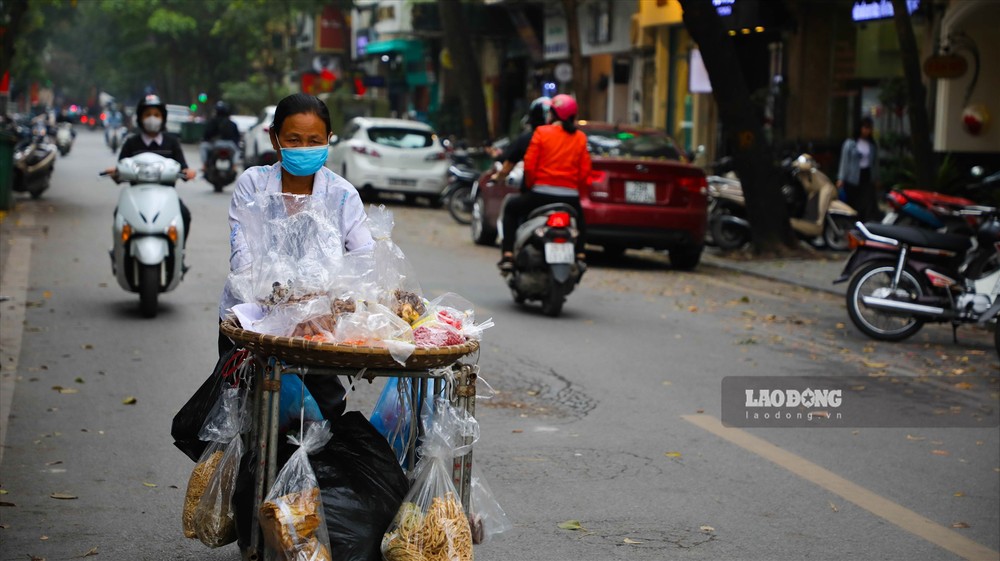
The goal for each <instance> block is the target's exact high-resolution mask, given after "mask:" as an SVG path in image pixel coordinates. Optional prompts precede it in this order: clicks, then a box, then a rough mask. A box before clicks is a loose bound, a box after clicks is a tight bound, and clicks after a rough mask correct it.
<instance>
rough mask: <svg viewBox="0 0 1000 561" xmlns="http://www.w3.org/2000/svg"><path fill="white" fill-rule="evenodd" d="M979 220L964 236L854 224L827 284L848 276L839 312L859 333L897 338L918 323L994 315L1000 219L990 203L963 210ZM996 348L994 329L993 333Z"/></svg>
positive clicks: (998, 339) (999, 305) (999, 280)
mask: <svg viewBox="0 0 1000 561" xmlns="http://www.w3.org/2000/svg"><path fill="white" fill-rule="evenodd" d="M963 212H964V213H968V214H969V215H976V216H977V217H978V218H979V219H980V227H979V229H978V230H977V232H976V241H977V242H978V244H977V246H976V248H975V249H972V240H971V239H970V238H969V237H968V236H963V235H959V234H948V233H938V232H934V231H931V230H928V229H925V228H916V227H912V226H892V225H882V224H877V223H868V224H862V223H861V222H858V223H857V224H856V225H855V226H856V228H857V230H856V231H855V232H852V246H853V247H854V248H855V249H854V253H852V254H851V257H850V259H848V261H847V264H846V265H845V267H844V271H843V273H841V275H840V277H839V278H838V279H836V280H835V281H834V283H839V282H844V281H847V280H848V279H849V280H850V284H849V285H848V288H847V312H848V315H849V316H850V318H851V321H852V322H853V323H854V325H855V326H856V327H857V328H858V329H859V330H860V331H861V332H862V333H864V334H865V335H867V336H869V337H871V338H873V339H879V340H882V341H901V340H903V339H906V338H907V337H910V336H912V335H913V334H915V333H916V332H917V331H919V330H920V328H921V327H922V326H923V325H924V323H926V322H951V324H952V328H953V330H954V332H953V336H955V338H956V339H957V329H958V326H959V325H961V324H963V323H979V324H980V325H984V324H986V323H987V322H991V321H993V320H994V318H997V317H998V316H1000V266H997V259H996V258H997V255H998V254H1000V218H998V214H997V209H995V208H992V207H969V208H966V209H965V210H963ZM994 338H995V343H996V345H997V353H998V354H1000V335H995V336H994Z"/></svg>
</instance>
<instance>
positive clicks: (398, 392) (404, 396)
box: [371, 377, 433, 466]
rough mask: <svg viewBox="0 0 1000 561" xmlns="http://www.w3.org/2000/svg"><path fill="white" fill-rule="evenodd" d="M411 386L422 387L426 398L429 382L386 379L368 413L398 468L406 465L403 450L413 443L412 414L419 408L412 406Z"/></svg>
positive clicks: (414, 423) (413, 418) (413, 421)
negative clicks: (373, 405) (421, 385)
mask: <svg viewBox="0 0 1000 561" xmlns="http://www.w3.org/2000/svg"><path fill="white" fill-rule="evenodd" d="M414 384H423V385H424V390H425V392H424V395H429V394H430V389H431V387H432V385H433V380H430V379H425V380H414V379H413V378H397V377H392V378H389V379H388V380H387V381H386V383H385V386H383V387H382V393H381V394H379V397H378V400H377V401H376V402H375V407H374V408H373V409H372V413H371V424H372V426H374V427H375V430H377V431H378V432H379V434H381V435H382V436H384V437H385V439H386V441H387V442H388V443H389V446H390V447H392V451H393V452H394V453H395V454H396V460H397V461H398V462H399V465H401V466H402V465H404V463H405V462H406V451H407V450H408V449H409V447H410V446H411V445H413V444H414V442H415V441H416V434H415V433H414V432H413V426H414V425H416V423H417V422H418V419H416V417H415V415H414V411H417V410H419V409H420V408H421V407H420V404H417V406H416V407H414V406H413V391H412V390H413V387H414Z"/></svg>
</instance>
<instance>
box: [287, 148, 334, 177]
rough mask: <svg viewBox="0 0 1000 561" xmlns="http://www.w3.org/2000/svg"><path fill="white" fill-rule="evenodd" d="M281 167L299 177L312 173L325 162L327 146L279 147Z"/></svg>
mask: <svg viewBox="0 0 1000 561" xmlns="http://www.w3.org/2000/svg"><path fill="white" fill-rule="evenodd" d="M278 148H280V149H281V167H283V168H285V171H287V172H288V173H290V174H292V175H297V176H299V177H302V176H307V175H313V174H314V173H316V172H317V171H319V170H320V168H322V167H323V164H325V163H326V156H327V152H328V149H329V147H327V146H308V147H305V148H281V145H280V144H279V145H278Z"/></svg>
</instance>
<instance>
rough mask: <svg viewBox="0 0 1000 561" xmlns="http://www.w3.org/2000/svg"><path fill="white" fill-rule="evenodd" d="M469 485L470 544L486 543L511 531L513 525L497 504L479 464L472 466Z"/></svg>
mask: <svg viewBox="0 0 1000 561" xmlns="http://www.w3.org/2000/svg"><path fill="white" fill-rule="evenodd" d="M471 485H472V492H471V493H470V496H469V511H470V512H469V525H470V526H471V527H472V543H475V544H480V543H486V542H488V541H490V539H492V538H493V537H494V536H497V535H500V534H502V533H504V532H508V531H510V530H512V529H513V528H514V524H513V523H511V521H510V518H508V517H507V513H506V512H504V510H503V508H502V507H501V506H500V503H499V502H497V499H496V496H495V495H494V494H493V490H492V489H490V486H489V484H488V483H487V482H486V478H485V477H484V476H483V472H482V470H481V469H480V468H479V464H476V463H473V464H472V477H471Z"/></svg>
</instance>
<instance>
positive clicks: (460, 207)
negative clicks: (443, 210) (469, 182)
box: [448, 186, 472, 224]
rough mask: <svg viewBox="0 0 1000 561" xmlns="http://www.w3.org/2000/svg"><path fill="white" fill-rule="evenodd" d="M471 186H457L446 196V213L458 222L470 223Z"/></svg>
mask: <svg viewBox="0 0 1000 561" xmlns="http://www.w3.org/2000/svg"><path fill="white" fill-rule="evenodd" d="M471 196H472V187H470V186H466V187H459V188H458V189H456V190H455V191H453V192H452V193H451V195H449V196H448V214H450V215H451V217H452V218H454V219H455V222H458V223H459V224H471V223H472V200H471Z"/></svg>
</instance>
